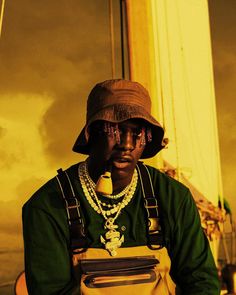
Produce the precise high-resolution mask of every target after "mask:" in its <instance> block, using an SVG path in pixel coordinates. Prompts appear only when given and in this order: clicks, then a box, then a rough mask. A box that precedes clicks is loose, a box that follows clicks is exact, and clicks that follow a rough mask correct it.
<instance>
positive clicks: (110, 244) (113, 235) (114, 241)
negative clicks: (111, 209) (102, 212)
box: [100, 218, 124, 256]
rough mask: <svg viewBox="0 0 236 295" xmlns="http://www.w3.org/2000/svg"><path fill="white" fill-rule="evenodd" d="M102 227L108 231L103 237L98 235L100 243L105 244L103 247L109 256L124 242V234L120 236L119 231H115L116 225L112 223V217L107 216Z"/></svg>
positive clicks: (114, 253) (114, 254)
mask: <svg viewBox="0 0 236 295" xmlns="http://www.w3.org/2000/svg"><path fill="white" fill-rule="evenodd" d="M104 227H105V228H106V229H108V232H106V234H105V239H104V238H103V236H100V240H101V243H103V244H104V245H105V249H106V250H107V251H108V252H109V253H110V255H111V256H116V254H117V251H116V250H117V249H118V248H120V246H121V244H122V243H123V242H124V235H123V236H122V237H120V232H118V231H116V228H118V225H116V224H114V220H113V218H108V219H107V220H106V223H105V226H104Z"/></svg>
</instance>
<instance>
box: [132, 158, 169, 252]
mask: <svg viewBox="0 0 236 295" xmlns="http://www.w3.org/2000/svg"><path fill="white" fill-rule="evenodd" d="M136 167H137V170H138V174H139V177H140V182H141V188H142V193H143V197H144V207H145V208H146V211H147V218H148V220H147V221H148V222H147V230H148V246H149V248H151V249H153V250H155V249H160V248H162V247H163V246H164V238H163V233H162V230H161V225H160V216H159V212H158V203H157V197H156V196H155V192H154V189H153V184H152V179H151V176H150V173H149V170H148V168H147V167H146V166H145V165H144V164H143V163H142V162H140V161H139V162H138V164H137V166H136Z"/></svg>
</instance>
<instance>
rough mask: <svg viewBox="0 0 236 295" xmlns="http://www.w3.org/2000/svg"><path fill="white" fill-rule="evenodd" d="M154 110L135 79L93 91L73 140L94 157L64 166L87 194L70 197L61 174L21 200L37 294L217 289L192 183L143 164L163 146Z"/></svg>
mask: <svg viewBox="0 0 236 295" xmlns="http://www.w3.org/2000/svg"><path fill="white" fill-rule="evenodd" d="M150 110H151V100H150V97H149V94H148V92H147V90H146V89H145V88H144V87H143V86H142V85H140V84H139V83H136V82H132V81H126V80H108V81H105V82H102V83H99V84H97V85H96V86H95V87H94V88H93V90H92V91H91V93H90V95H89V97H88V102H87V119H86V125H85V127H84V128H83V130H82V131H81V133H80V135H79V137H78V139H77V140H76V143H75V145H74V147H73V150H74V151H75V152H78V153H82V154H86V155H88V158H87V160H86V161H85V162H82V163H79V164H76V165H73V166H72V167H70V168H69V169H68V170H66V178H67V179H69V183H70V185H71V188H72V190H73V192H74V194H75V196H76V199H77V200H78V202H79V203H78V202H77V201H76V204H75V205H72V206H70V205H68V201H69V200H68V199H67V201H65V199H64V198H66V197H67V196H65V195H64V196H63V194H64V192H63V185H62V183H61V182H60V180H59V178H58V177H56V178H53V179H52V180H50V181H49V182H48V183H46V184H45V185H44V186H43V187H42V188H40V189H39V191H37V192H36V193H35V194H34V196H33V197H32V198H31V199H30V200H29V201H28V202H27V203H26V204H25V205H24V208H23V227H24V242H25V270H26V280H27V286H28V291H29V294H44V295H45V294H108V293H112V294H122V293H128V292H129V293H130V294H134V293H137V294H162V295H165V294H186V295H191V294H192V295H193V294H198V295H199V294H204V295H206V294H211V295H213V294H219V292H220V291H219V282H218V277H217V271H216V267H215V264H214V261H213V258H212V254H211V251H210V248H209V245H208V241H207V238H206V237H205V235H204V233H203V231H202V229H201V224H200V219H199V214H198V212H197V208H196V206H195V203H194V200H193V198H192V196H191V194H190V192H189V190H188V189H187V188H186V187H185V186H183V185H182V184H181V183H179V182H177V181H175V180H174V179H172V178H170V177H168V176H166V175H165V174H163V173H161V172H160V171H158V170H157V169H155V168H153V167H149V166H144V165H140V164H138V161H139V159H144V158H150V157H153V156H154V155H155V154H157V153H158V152H159V151H160V150H161V149H162V148H163V146H164V144H163V135H164V130H163V128H162V127H161V125H160V124H159V123H158V122H157V121H156V120H155V118H153V117H152V116H151V113H150ZM143 169H144V170H145V171H147V172H145V173H146V176H145V175H144V174H145V173H144V172H142V170H143ZM140 171H141V172H140ZM147 175H148V176H147ZM110 177H111V178H110ZM149 178H150V179H149ZM104 181H105V182H107V181H108V184H105V187H104V186H103V185H102V188H101V186H100V185H101V183H102V182H104ZM109 181H111V182H109ZM106 185H108V188H107V187H106ZM149 186H150V187H151V188H152V190H151V194H153V195H155V196H154V197H152V196H151V195H149V193H148V194H147V195H146V193H145V187H149ZM109 190H110V191H109ZM156 203H157V204H158V206H157V204H156ZM70 210H76V214H77V215H76V214H75V211H73V212H72V211H70ZM69 211H70V212H69ZM71 212H72V213H71ZM71 214H72V215H73V216H72V215H71ZM74 214H75V215H76V216H75V215H74ZM72 223H73V224H72ZM73 231H74V232H73ZM75 232H76V234H75ZM81 248H83V250H81ZM117 258H118V259H117ZM119 258H123V259H119ZM90 259H93V260H90Z"/></svg>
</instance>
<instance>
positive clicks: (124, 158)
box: [110, 155, 133, 169]
mask: <svg viewBox="0 0 236 295" xmlns="http://www.w3.org/2000/svg"><path fill="white" fill-rule="evenodd" d="M110 161H111V163H112V165H113V167H115V168H117V169H125V168H127V167H128V166H129V165H130V164H131V163H132V161H133V158H132V157H131V156H129V155H115V156H113V157H112V158H111V160H110Z"/></svg>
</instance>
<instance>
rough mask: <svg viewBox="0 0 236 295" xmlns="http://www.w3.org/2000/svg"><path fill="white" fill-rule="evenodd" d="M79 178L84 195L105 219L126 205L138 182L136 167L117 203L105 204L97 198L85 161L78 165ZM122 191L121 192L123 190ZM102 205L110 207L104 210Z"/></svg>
mask: <svg viewBox="0 0 236 295" xmlns="http://www.w3.org/2000/svg"><path fill="white" fill-rule="evenodd" d="M79 179H80V183H81V186H82V189H83V192H84V195H85V197H86V199H87V201H88V203H89V204H90V206H91V207H92V208H93V209H94V210H95V211H96V212H97V213H98V214H102V215H103V217H104V218H105V219H107V217H108V216H111V215H113V214H115V213H118V212H119V213H120V211H121V210H122V209H123V208H124V207H125V206H127V205H128V203H129V202H130V201H131V199H132V197H133V195H134V192H135V190H136V186H137V182H138V173H137V171H136V169H135V170H134V174H133V177H132V180H131V182H130V184H129V185H128V186H127V188H125V189H124V190H123V191H125V193H123V196H124V197H123V200H122V201H121V202H119V203H118V204H113V205H110V204H107V203H105V202H102V201H100V200H99V199H98V197H97V194H96V192H95V184H94V182H93V181H92V179H91V178H90V176H89V174H88V166H87V162H83V163H81V164H80V165H79ZM123 191H122V192H123ZM102 206H103V207H108V208H111V209H109V210H105V209H103V208H102Z"/></svg>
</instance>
